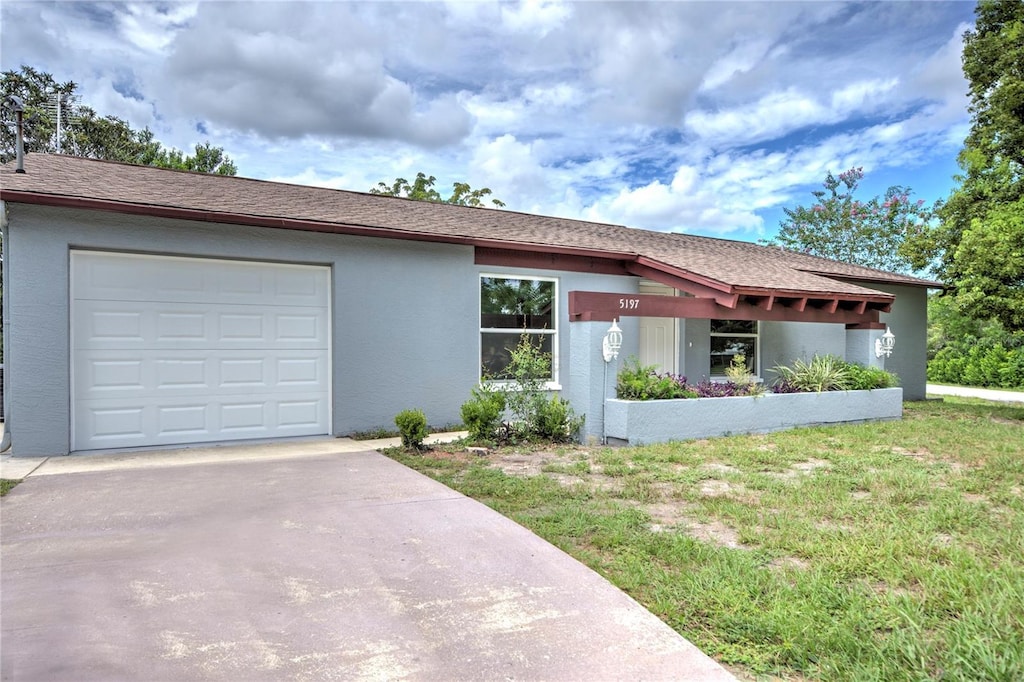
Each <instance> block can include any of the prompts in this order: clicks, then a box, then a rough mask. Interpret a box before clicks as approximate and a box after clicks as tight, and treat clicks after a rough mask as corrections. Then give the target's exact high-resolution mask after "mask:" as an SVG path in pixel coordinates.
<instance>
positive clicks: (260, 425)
mask: <svg viewBox="0 0 1024 682" xmlns="http://www.w3.org/2000/svg"><path fill="white" fill-rule="evenodd" d="M76 402H77V403H78V404H77V405H76V410H77V414H78V416H79V418H78V419H77V420H76V423H75V429H76V433H75V437H76V441H77V442H88V443H90V444H91V445H92V447H93V449H98V448H118V447H139V446H145V445H173V444H179V443H202V442H212V441H218V440H241V439H250V438H280V437H284V436H309V435H317V434H320V433H323V428H324V427H323V425H324V424H325V423H326V419H327V418H328V408H329V405H328V401H327V400H326V398H324V397H323V395H322V394H316V393H303V394H290V395H288V396H287V397H281V396H279V395H271V394H252V393H250V394H248V395H239V396H225V397H218V398H213V399H203V400H202V401H198V400H196V399H195V397H186V398H181V399H167V400H164V401H162V402H161V403H160V404H145V405H140V404H139V401H137V400H130V399H127V400H125V399H103V400H90V401H76Z"/></svg>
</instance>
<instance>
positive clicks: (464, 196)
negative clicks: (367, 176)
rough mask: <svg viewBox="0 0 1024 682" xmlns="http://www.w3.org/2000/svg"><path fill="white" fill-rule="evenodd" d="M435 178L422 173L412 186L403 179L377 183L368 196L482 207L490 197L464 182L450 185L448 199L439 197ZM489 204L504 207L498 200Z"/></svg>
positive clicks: (485, 191) (481, 189) (485, 192)
mask: <svg viewBox="0 0 1024 682" xmlns="http://www.w3.org/2000/svg"><path fill="white" fill-rule="evenodd" d="M436 182H437V178H435V177H434V176H433V175H430V176H427V175H425V174H424V173H417V174H416V180H414V181H413V183H412V184H409V181H408V180H406V179H405V178H395V181H394V182H393V183H391V184H390V185H389V184H387V183H386V182H378V183H377V186H376V187H371V188H370V194H380V195H383V196H388V197H404V198H406V199H415V200H416V201H433V202H437V203H439V204H456V205H458V206H484V205H485V199H486V198H487V197H488V196H490V194H491V190H490V189H489V188H487V187H482V188H480V189H473V188H471V187H470V186H469V184H468V183H465V182H456V183H453V185H452V193H451V196H449V197H447V198H446V197H443V196H441V193H440V192H438V191H437V190H436V189H434V183H436ZM490 202H491V204H493V205H494V206H496V207H499V208H500V207H502V206H504V205H505V202H504V201H501V200H500V199H491V200H490Z"/></svg>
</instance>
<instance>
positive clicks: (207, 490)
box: [0, 439, 732, 682]
mask: <svg viewBox="0 0 1024 682" xmlns="http://www.w3.org/2000/svg"><path fill="white" fill-rule="evenodd" d="M36 464H38V463H36ZM26 466H27V463H26ZM0 504H2V508H0V511H2V527H0V540H2V557H3V565H2V572H0V579H2V584H0V590H2V612H0V613H2V633H0V636H2V653H0V673H2V675H0V676H2V679H3V680H76V681H85V680H104V681H109V680H174V681H176V682H177V681H181V680H243V679H244V680H342V679H344V680H351V679H356V680H358V679H366V680H371V679H372V680H395V679H422V680H456V679H464V680H467V679H473V680H480V679H486V680H523V679H545V680H583V679H587V680H596V679H601V680H605V679H629V680H653V679H675V680H680V679H692V680H726V679H732V677H731V676H730V675H729V674H728V673H727V672H726V671H725V670H724V669H723V668H721V667H720V666H718V665H717V664H716V663H715V662H714V661H712V660H711V659H709V658H708V657H706V656H705V655H704V654H702V653H701V652H700V651H698V650H697V649H696V648H695V647H693V645H691V644H690V643H689V642H687V641H686V640H684V639H683V638H681V637H679V636H678V635H677V634H676V633H675V632H673V631H672V630H671V629H670V628H669V627H667V626H666V625H665V624H663V623H662V622H661V621H659V620H658V619H657V618H655V617H654V616H653V615H651V614H650V613H649V612H648V611H646V610H645V609H643V608H642V607H640V606H639V605H638V604H637V603H636V602H634V601H633V600H632V599H630V598H629V597H628V596H626V595H625V594H624V593H622V592H621V591H619V590H618V589H616V588H615V587H614V586H612V585H611V584H610V583H608V582H607V581H605V580H604V579H602V578H601V577H600V576H598V575H597V574H596V573H594V572H593V571H591V570H589V569H587V568H586V567H584V566H583V565H582V564H580V563H578V562H577V561H575V560H574V559H572V558H570V557H569V556H568V555H566V554H564V553H563V552H561V551H560V550H558V549H556V548H554V547H553V546H551V545H550V544H548V543H546V542H544V541H543V540H541V539H539V538H538V537H537V536H535V535H533V534H532V533H530V532H529V531H527V530H525V529H524V528H522V527H520V526H518V525H517V524H515V523H513V522H511V521H509V520H507V519H505V518H504V517H502V516H500V515H499V514H497V513H495V512H493V511H491V510H490V509H488V508H487V507H485V506H483V505H481V504H478V503H477V502H474V501H473V500H470V499H468V498H466V497H464V496H462V495H460V494H458V493H455V492H453V491H452V490H450V489H448V488H446V487H444V486H442V485H440V484H438V483H436V482H434V481H432V480H430V479H428V478H426V477H424V476H422V475H420V474H418V473H416V472H414V471H412V470H410V469H408V468H406V467H403V466H401V465H400V464H397V463H396V462H394V461H392V460H390V459H388V458H386V457H384V456H383V455H380V454H379V453H376V452H373V451H366V450H362V449H361V446H358V445H356V444H354V443H352V442H351V441H345V440H333V439H332V440H330V441H317V442H310V443H305V444H302V443H300V444H291V445H288V446H282V445H277V446H259V447H250V448H211V449H209V450H208V451H197V450H182V451H176V452H163V453H144V454H133V455H121V456H90V457H63V458H53V459H51V460H47V461H46V462H45V463H43V464H42V465H41V466H39V467H38V468H36V469H35V471H34V472H33V473H32V475H31V476H30V477H29V478H27V479H26V480H25V481H24V482H23V483H21V484H20V485H19V486H18V487H16V488H15V489H14V490H13V491H11V492H10V493H9V494H8V495H7V496H6V497H4V498H3V501H2V502H0Z"/></svg>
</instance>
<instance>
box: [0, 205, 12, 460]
mask: <svg viewBox="0 0 1024 682" xmlns="http://www.w3.org/2000/svg"><path fill="white" fill-rule="evenodd" d="M8 223H9V221H8V219H7V202H6V201H0V232H2V234H3V242H2V244H3V246H2V247H0V248H2V249H3V255H2V256H0V258H7V257H9V254H10V252H9V251H8V249H7V246H8V244H7V226H8ZM8 272H10V268H4V273H3V296H2V301H0V303H2V307H3V313H2V316H3V329H4V332H7V330H8V329H10V313H9V306H8V305H7V291H8V290H7V280H8V276H7V273H8ZM7 337H8V334H6V333H5V334H4V341H3V344H4V362H5V365H6V361H7V358H8V355H7ZM8 374H9V372H8V371H7V368H6V366H5V367H4V386H3V391H4V437H3V440H0V453H3V452H7V451H8V450H10V449H11V422H10V418H11V413H10V408H9V406H8V399H7V396H9V395H10V392H9V391H8V390H7V375H8Z"/></svg>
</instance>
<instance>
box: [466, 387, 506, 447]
mask: <svg viewBox="0 0 1024 682" xmlns="http://www.w3.org/2000/svg"><path fill="white" fill-rule="evenodd" d="M505 405H506V401H505V393H504V392H503V391H501V390H495V389H492V388H491V387H489V386H488V385H483V386H477V387H474V388H473V391H472V393H471V397H470V399H469V400H467V401H466V402H464V403H462V408H461V413H462V421H463V423H464V424H465V425H466V430H467V431H469V439H470V440H473V441H477V442H480V441H487V442H490V441H493V440H494V439H495V438H496V437H497V433H498V427H499V426H500V425H501V418H502V415H503V414H504V413H505Z"/></svg>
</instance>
